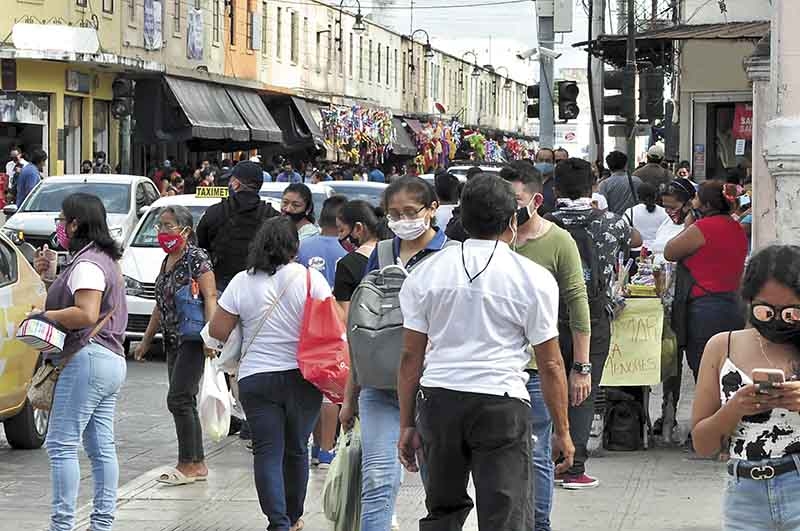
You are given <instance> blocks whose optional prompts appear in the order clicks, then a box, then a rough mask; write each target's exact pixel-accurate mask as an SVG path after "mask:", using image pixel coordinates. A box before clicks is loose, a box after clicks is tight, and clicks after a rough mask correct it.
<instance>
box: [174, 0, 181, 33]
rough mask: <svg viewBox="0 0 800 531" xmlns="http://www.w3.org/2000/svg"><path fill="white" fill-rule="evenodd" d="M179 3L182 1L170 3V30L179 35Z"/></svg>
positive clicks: (175, 0) (176, 0) (177, 0)
mask: <svg viewBox="0 0 800 531" xmlns="http://www.w3.org/2000/svg"><path fill="white" fill-rule="evenodd" d="M181 1H182V0H174V2H173V3H172V5H173V11H172V30H173V31H174V32H175V33H179V32H180V31H181Z"/></svg>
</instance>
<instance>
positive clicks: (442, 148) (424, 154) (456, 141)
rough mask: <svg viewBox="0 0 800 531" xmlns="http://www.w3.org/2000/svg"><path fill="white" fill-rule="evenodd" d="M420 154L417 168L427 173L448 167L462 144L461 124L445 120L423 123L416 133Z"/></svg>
mask: <svg viewBox="0 0 800 531" xmlns="http://www.w3.org/2000/svg"><path fill="white" fill-rule="evenodd" d="M416 141H417V147H418V148H419V156H418V157H417V158H416V159H415V164H416V166H417V170H419V171H420V172H421V173H427V172H429V171H432V170H435V169H437V168H446V167H447V166H448V165H449V163H450V161H452V160H453V159H455V157H456V152H457V151H458V148H459V146H460V145H461V124H460V123H459V122H458V120H453V121H451V122H450V123H449V124H448V123H445V122H444V121H443V120H438V121H436V122H434V123H430V122H429V123H425V124H422V129H421V130H420V132H419V134H417V135H416Z"/></svg>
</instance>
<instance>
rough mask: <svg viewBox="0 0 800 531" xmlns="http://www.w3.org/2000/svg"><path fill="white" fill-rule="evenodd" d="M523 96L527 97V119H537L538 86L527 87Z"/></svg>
mask: <svg viewBox="0 0 800 531" xmlns="http://www.w3.org/2000/svg"><path fill="white" fill-rule="evenodd" d="M525 95H526V96H527V97H528V107H527V115H528V118H538V117H539V84H538V83H537V84H535V85H528V87H527V90H526V91H525Z"/></svg>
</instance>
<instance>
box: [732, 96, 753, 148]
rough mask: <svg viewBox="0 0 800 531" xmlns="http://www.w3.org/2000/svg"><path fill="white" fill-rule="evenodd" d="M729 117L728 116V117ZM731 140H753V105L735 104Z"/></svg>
mask: <svg viewBox="0 0 800 531" xmlns="http://www.w3.org/2000/svg"><path fill="white" fill-rule="evenodd" d="M728 116H730V115H728ZM733 138H743V139H745V140H752V139H753V105H752V104H750V103H737V104H736V111H735V112H734V114H733Z"/></svg>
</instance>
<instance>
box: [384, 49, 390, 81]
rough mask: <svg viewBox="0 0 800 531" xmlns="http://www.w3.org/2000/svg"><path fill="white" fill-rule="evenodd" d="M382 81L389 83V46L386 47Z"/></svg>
mask: <svg viewBox="0 0 800 531" xmlns="http://www.w3.org/2000/svg"><path fill="white" fill-rule="evenodd" d="M384 82H385V83H386V84H387V85H388V84H389V47H388V46H387V47H386V78H385V80H384Z"/></svg>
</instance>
